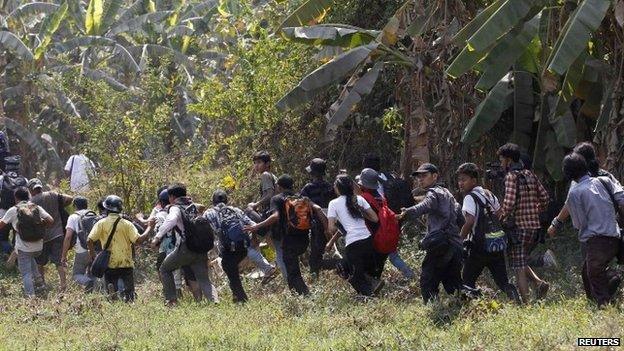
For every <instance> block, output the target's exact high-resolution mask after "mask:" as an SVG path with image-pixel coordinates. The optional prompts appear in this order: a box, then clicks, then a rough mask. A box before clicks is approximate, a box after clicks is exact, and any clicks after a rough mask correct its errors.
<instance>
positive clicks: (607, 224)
mask: <svg viewBox="0 0 624 351" xmlns="http://www.w3.org/2000/svg"><path fill="white" fill-rule="evenodd" d="M600 180H603V181H604V182H605V183H606V184H607V185H608V186H609V188H610V189H608V190H607V189H606V188H605V187H604V186H603V184H602V183H601V181H600ZM609 191H611V192H613V194H614V196H615V201H617V203H618V205H619V206H622V205H624V190H623V189H622V187H621V186H620V185H619V184H616V183H614V182H613V181H612V180H611V179H609V178H608V177H600V179H598V178H591V177H590V176H589V175H586V176H584V177H582V178H581V179H580V180H579V181H578V183H576V184H572V185H571V186H570V191H569V192H568V198H567V200H566V206H567V207H568V210H569V211H570V217H571V218H572V224H573V225H574V228H576V229H578V231H579V240H580V241H581V242H586V241H587V239H589V238H592V237H595V236H609V237H619V236H620V228H619V226H618V224H617V220H616V218H617V217H616V213H615V207H614V205H613V202H612V201H611V195H609Z"/></svg>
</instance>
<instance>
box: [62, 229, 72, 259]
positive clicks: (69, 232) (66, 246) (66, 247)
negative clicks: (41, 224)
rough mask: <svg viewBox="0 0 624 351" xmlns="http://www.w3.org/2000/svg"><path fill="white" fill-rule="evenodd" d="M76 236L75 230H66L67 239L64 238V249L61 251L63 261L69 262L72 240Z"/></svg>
mask: <svg viewBox="0 0 624 351" xmlns="http://www.w3.org/2000/svg"><path fill="white" fill-rule="evenodd" d="M73 237H74V231H73V230H72V229H71V228H67V230H65V239H63V251H62V253H61V262H63V263H67V252H68V251H69V249H70V247H71V241H72V238H73Z"/></svg>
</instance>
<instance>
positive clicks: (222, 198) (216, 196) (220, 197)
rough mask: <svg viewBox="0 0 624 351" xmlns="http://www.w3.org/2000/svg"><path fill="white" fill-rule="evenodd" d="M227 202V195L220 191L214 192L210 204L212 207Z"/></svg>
mask: <svg viewBox="0 0 624 351" xmlns="http://www.w3.org/2000/svg"><path fill="white" fill-rule="evenodd" d="M227 202H228V196H227V193H226V192H225V191H223V190H221V189H218V190H215V192H214V193H212V204H213V205H218V204H221V203H223V204H227Z"/></svg>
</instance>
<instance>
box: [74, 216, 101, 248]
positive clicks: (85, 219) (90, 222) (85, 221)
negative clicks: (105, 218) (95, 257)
mask: <svg viewBox="0 0 624 351" xmlns="http://www.w3.org/2000/svg"><path fill="white" fill-rule="evenodd" d="M99 220H100V217H99V216H98V215H97V213H95V212H93V211H87V212H85V213H84V214H82V215H80V218H79V219H78V232H76V233H75V235H74V239H72V241H73V240H76V238H78V241H79V242H80V246H82V247H83V248H84V249H87V238H88V237H89V233H91V229H93V226H94V225H95V223H97V221H99ZM74 244H75V242H74Z"/></svg>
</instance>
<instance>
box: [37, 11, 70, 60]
mask: <svg viewBox="0 0 624 351" xmlns="http://www.w3.org/2000/svg"><path fill="white" fill-rule="evenodd" d="M67 8H68V5H67V2H63V4H62V5H61V6H60V7H59V8H58V10H57V11H56V12H55V13H54V14H53V15H51V16H46V19H45V21H44V22H43V25H42V26H41V30H40V32H39V45H38V46H37V47H36V48H35V60H37V61H39V60H41V58H42V57H43V55H44V54H45V52H46V50H47V49H48V46H49V45H50V42H51V41H52V35H54V33H55V32H56V31H57V30H58V29H59V27H60V26H61V22H62V21H63V19H64V18H65V15H66V14H67Z"/></svg>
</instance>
